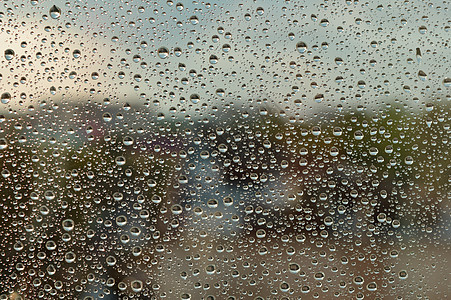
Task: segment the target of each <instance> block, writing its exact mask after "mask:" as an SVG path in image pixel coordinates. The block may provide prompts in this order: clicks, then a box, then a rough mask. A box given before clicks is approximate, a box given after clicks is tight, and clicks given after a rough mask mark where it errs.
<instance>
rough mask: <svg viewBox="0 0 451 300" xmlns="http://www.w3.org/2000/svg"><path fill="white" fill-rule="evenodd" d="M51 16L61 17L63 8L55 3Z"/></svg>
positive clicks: (53, 17) (54, 17)
mask: <svg viewBox="0 0 451 300" xmlns="http://www.w3.org/2000/svg"><path fill="white" fill-rule="evenodd" d="M49 13H50V17H51V18H52V19H59V17H61V9H60V8H59V7H57V6H56V5H53V6H52V7H51V8H50V10H49Z"/></svg>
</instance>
